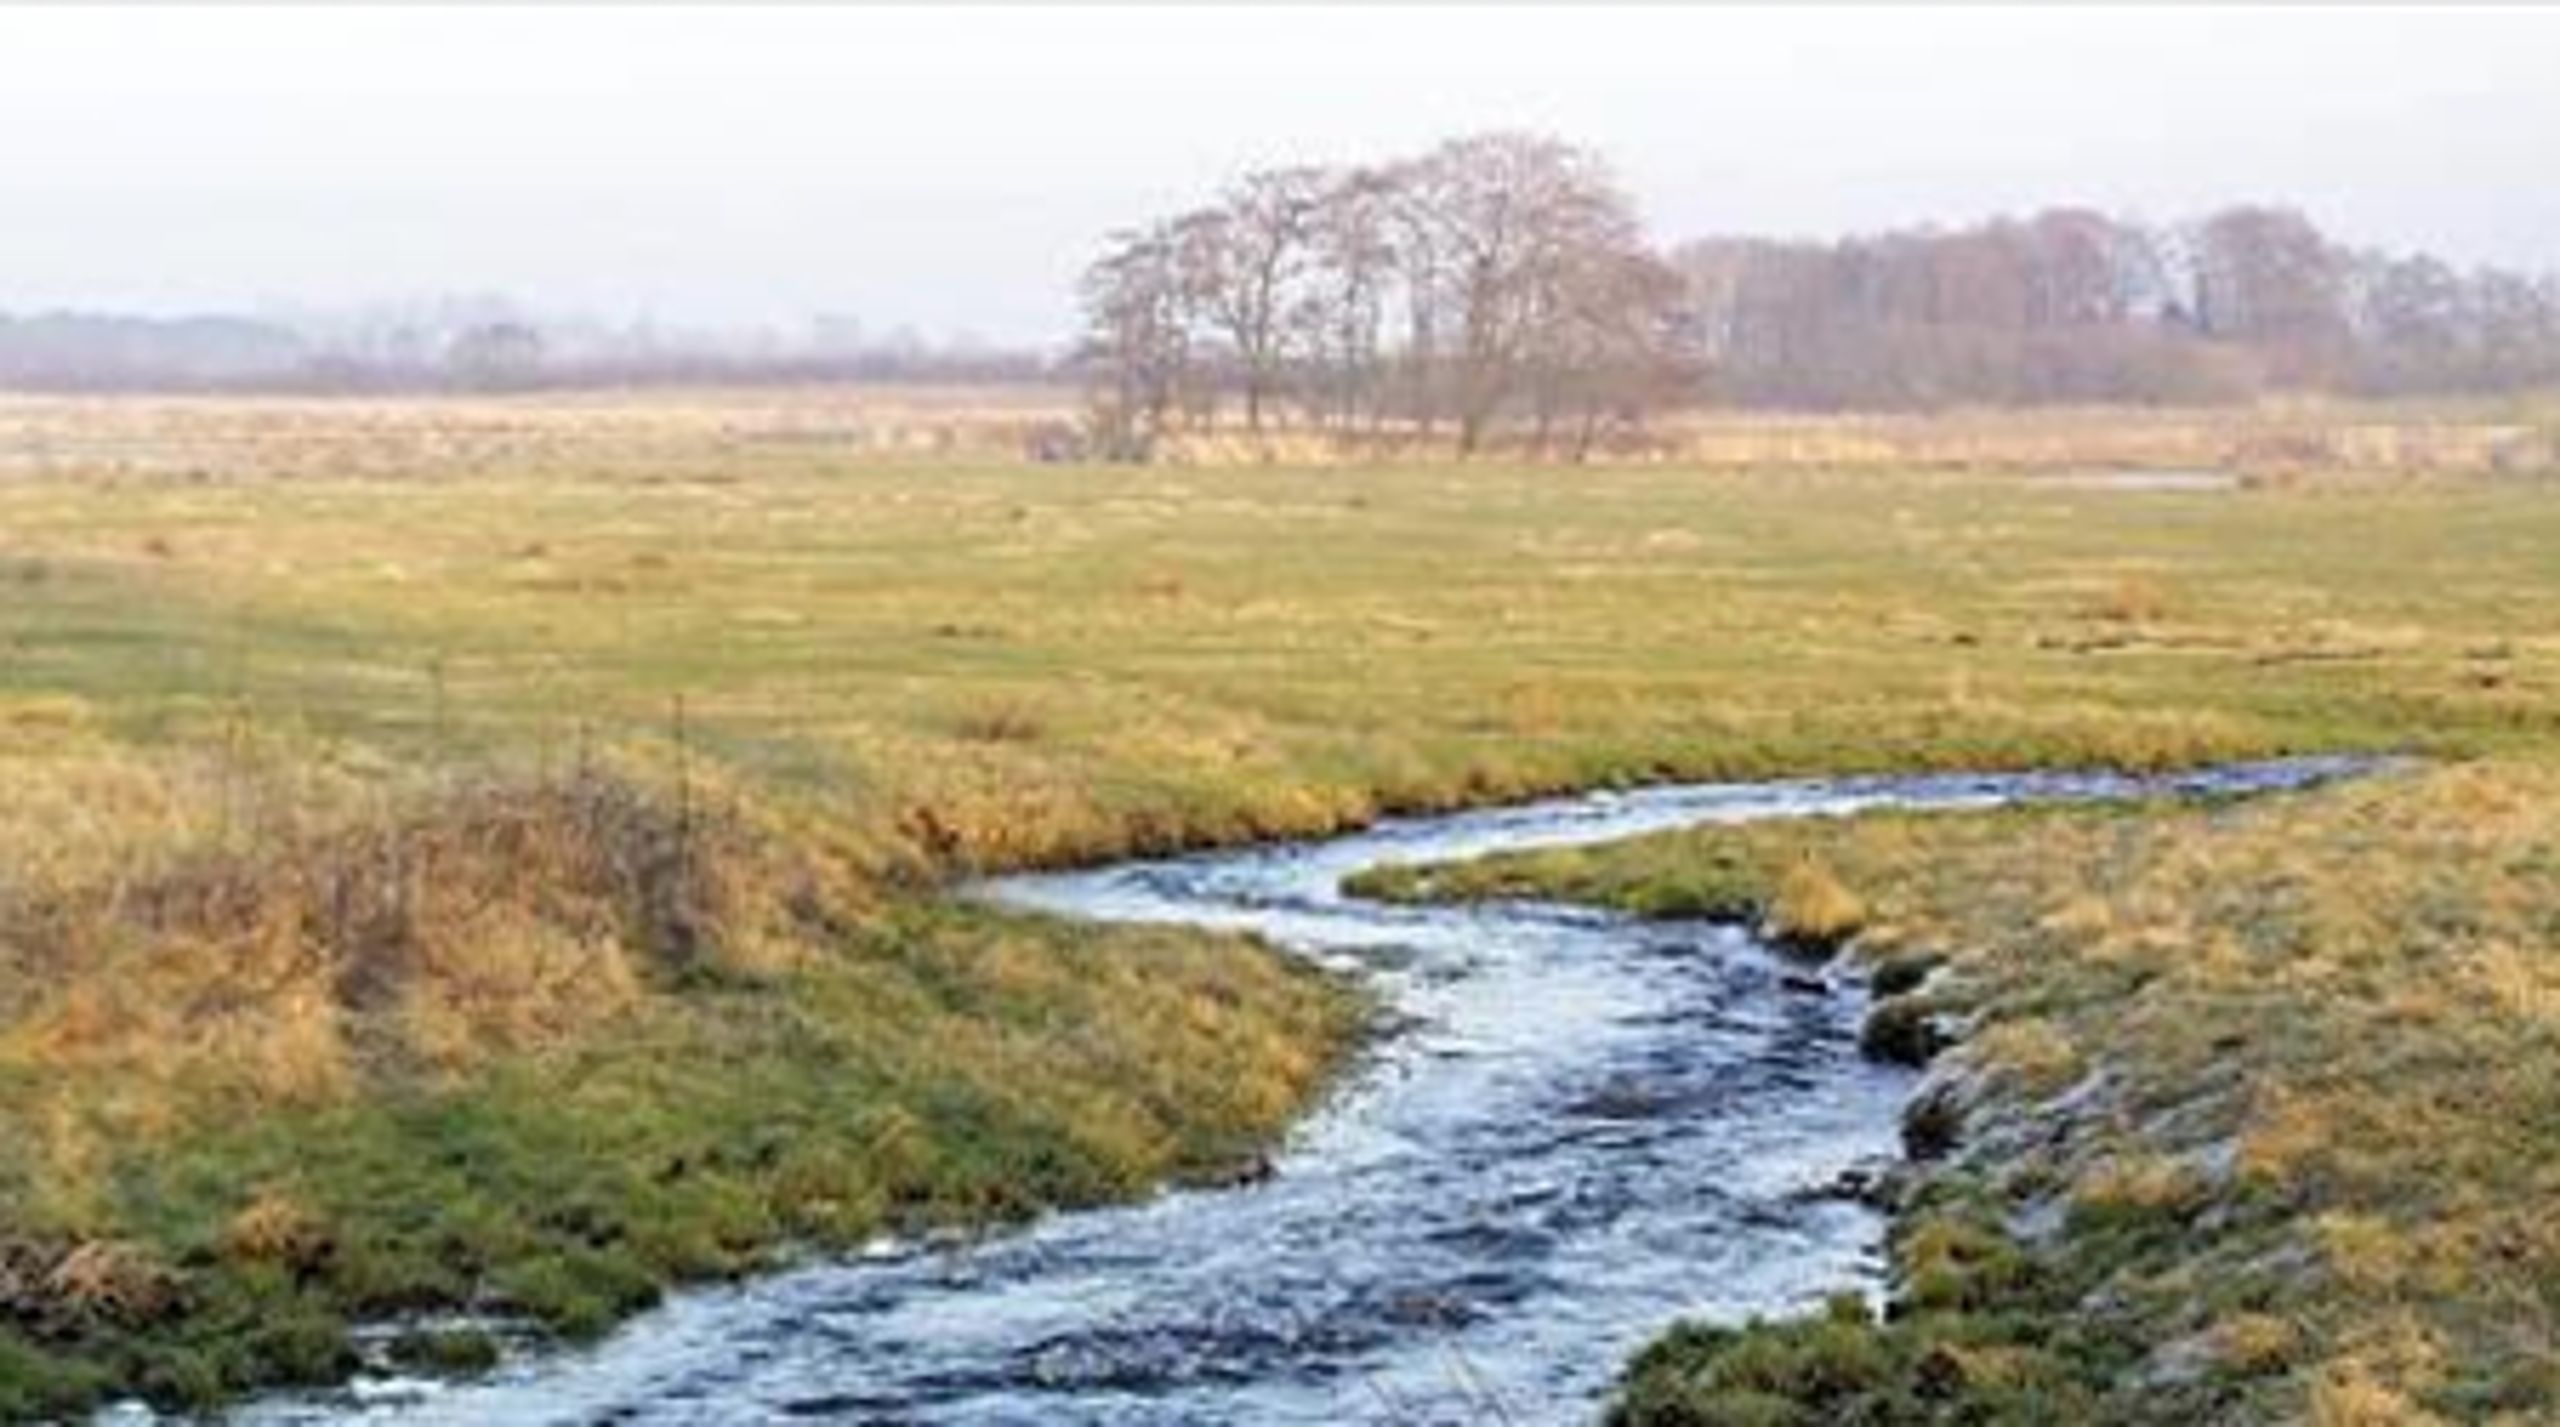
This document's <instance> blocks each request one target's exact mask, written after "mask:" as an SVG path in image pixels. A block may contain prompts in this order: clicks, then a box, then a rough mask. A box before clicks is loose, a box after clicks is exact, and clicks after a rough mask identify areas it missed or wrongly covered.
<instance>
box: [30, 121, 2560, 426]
mask: <svg viewBox="0 0 2560 1427" xmlns="http://www.w3.org/2000/svg"><path fill="white" fill-rule="evenodd" d="M1080 296H1081V299H1082V307H1083V313H1084V320H1085V327H1084V331H1083V333H1082V335H1081V337H1080V339H1079V340H1078V342H1077V343H1076V344H1075V346H1074V347H1073V349H1072V350H1070V351H1065V352H1057V351H1051V352H1042V351H1036V350H1029V349H1018V348H999V347H992V346H988V345H985V344H977V343H966V342H962V343H953V344H942V345H936V344H933V343H930V342H926V341H924V340H923V339H921V338H919V337H917V336H915V335H913V334H911V333H903V332H902V333H896V334H891V335H889V336H887V337H885V338H884V337H876V336H873V335H870V334H867V333H865V332H863V331H862V330H861V329H860V328H859V326H858V325H856V324H854V323H852V322H850V321H847V320H845V319H819V320H817V321H814V322H812V323H810V324H809V326H808V328H807V330H806V331H803V332H796V333H792V334H788V335H787V336H776V335H773V334H762V335H757V336H751V337H744V336H740V335H738V334H716V333H683V332H672V331H664V330H659V329H656V328H653V327H651V326H649V325H648V324H633V325H630V326H625V327H611V326H605V325H600V324H595V323H570V322H544V321H541V320H537V319H535V318H532V317H528V316H526V315H524V314H523V313H522V312H521V311H519V310H518V309H515V308H513V307H512V306H510V305H508V304H505V303H502V302H496V301H487V300H470V301H453V302H447V303H442V304H431V305H428V306H425V307H423V308H419V309H417V310H410V311H401V312H386V313H380V314H374V315H372V316H369V317H366V318H363V319H359V320H349V319H339V320H335V321H331V322H325V323H323V322H296V321H275V320H261V319H250V318H242V317H231V316H208V317H198V318H184V319H148V318H138V317H129V316H117V315H105V314H93V313H47V314H37V315H18V316H14V317H13V316H11V315H9V314H8V313H7V312H5V311H0V387H11V388H19V389H33V390H142V389H174V390H231V389H254V390H301V391H315V392H369V391H412V390H440V389H451V390H468V391H509V390H523V389H536V388H546V387H576V386H611V385H652V384H676V383H699V384H722V383H779V382H808V381H830V380H860V381H878V382H937V383H956V382H967V383H988V382H1003V383H1040V382H1046V383H1058V384H1062V385H1063V384H1069V383H1074V384H1080V385H1081V387H1082V388H1083V389H1084V390H1085V391H1087V392H1088V393H1089V394H1090V396H1091V398H1092V403H1091V404H1092V410H1093V413H1094V423H1093V424H1094V434H1095V436H1096V437H1097V438H1098V442H1099V444H1100V446H1101V447H1102V449H1104V450H1105V451H1107V452H1116V453H1119V454H1130V455H1136V454H1143V453H1144V451H1145V450H1146V449H1147V448H1148V447H1149V446H1150V445H1151V444H1152V443H1153V442H1154V440H1155V439H1156V438H1157V437H1159V436H1160V435H1162V434H1165V433H1167V432H1170V431H1175V430H1199V429H1218V428H1242V429H1245V430H1249V431H1262V430H1266V429H1270V428H1275V427H1291V428H1320V429H1325V430H1332V431H1353V432H1390V431H1392V432H1395V433H1400V434H1406V435H1412V434H1417V433H1418V434H1419V435H1421V436H1423V437H1425V438H1429V437H1433V436H1435V435H1445V436H1446V437H1447V438H1448V439H1451V440H1453V441H1454V442H1455V443H1456V444H1458V445H1459V446H1460V447H1461V448H1472V447H1474V446H1476V445H1478V444H1480V443H1482V442H1483V441H1485V440H1486V439H1487V438H1488V436H1490V435H1492V434H1493V433H1496V432H1504V433H1525V434H1527V435H1528V436H1530V437H1531V438H1532V439H1534V440H1535V441H1536V442H1537V444H1539V445H1541V446H1549V445H1562V446H1566V447H1569V448H1571V449H1574V450H1587V449H1589V448H1590V447H1591V446H1592V445H1593V444H1594V443H1596V442H1600V441H1602V440H1605V439H1607V438H1608V437H1610V436H1611V435H1612V434H1614V433H1617V432H1620V431H1623V430H1627V429H1630V428H1632V427H1634V426H1637V425H1639V424H1641V423H1642V421H1643V420H1644V418H1645V415H1646V414H1647V413H1648V412H1650V411H1654V410H1659V409H1663V408H1666V407H1674V406H1693V405H1714V406H1728V407H1746V408H1783V409H1798V410H1809V411H1832V410H1844V409H1874V410H1926V409H1931V408H1937V407H1946V406H1956V405H2035V404H2048V403H2089V402H2116V403H2140V404H2179V403H2211V402H2233V401H2245V400H2249V399H2252V398H2254V397H2257V396H2260V395H2264V394H2268V393H2284V392H2324V393H2336V394H2343V395H2363V396H2424V395H2436V394H2455V393H2496V392H2509V391H2517V390H2523V389H2529V388H2535V387H2542V386H2550V385H2554V384H2560V280H2556V279H2555V278H2554V277H2553V276H2552V275H2550V274H2542V273H2522V272H2512V271H2503V270H2499V269H2495V268H2468V269H2465V268H2457V267H2455V266H2454V265H2452V264H2450V263H2448V262H2445V261H2443V260H2441V259H2439V258H2435V257H2431V256H2428V255H2425V254H2401V253H2388V252H2381V251H2376V250H2372V249H2368V248H2359V247H2355V246H2351V245H2349V244H2347V243H2344V242H2342V241H2340V240H2338V239H2337V238H2334V237H2332V236H2331V235H2329V234H2327V233H2324V232H2322V231H2321V230H2320V229H2319V228H2318V227H2317V226H2315V225H2314V223H2313V222H2312V221H2311V220H2310V219H2309V218H2307V217H2305V216H2304V215H2303V214H2301V213H2300V212H2297V211H2295V210H2293V209H2290V208H2285V207H2280V206H2272V205H2254V204H2253V205H2241V206H2234V207H2229V208H2224V209H2222V210H2220V211H2218V212H2213V213H2208V214H2205V215H2202V216H2200V217H2196V218H2193V219H2190V220H2186V221H2180V222H2174V223H2161V224H2155V223H2151V222H2147V221H2143V220H2141V219H2137V218H2131V217H2124V216H2117V215H2110V214H2105V213H2100V212H2096V211H2093V210H2090V209H2086V208H2067V207H2066V208H2053V209H2048V210H2046V211H2044V212H2041V213H2036V214H2033V215H2030V216H2025V217H2018V218H1998V219H1993V220H1990V221H1987V222H1982V223H1977V224H1973V225H1970V226H1964V227H1952V228H1949V227H1919V228H1910V229H1901V230H1894V231H1889V232H1882V233H1874V234H1866V235H1859V236H1853V237H1845V238H1840V239H1837V240H1832V241H1808V240H1781V239H1772V238H1759V237H1748V236H1732V237H1704V238H1694V239H1689V240H1686V241H1679V242H1674V243H1670V244H1667V245H1666V244H1665V243H1663V242H1662V241H1660V240H1659V239H1657V238H1655V237H1654V236H1652V235H1650V234H1648V233H1647V232H1646V231H1645V230H1644V228H1643V225H1642V224H1641V223H1640V221H1639V220H1638V218H1637V215H1636V212H1635V208H1634V205H1633V203H1632V201H1631V200H1630V199H1629V197H1628V195H1627V194H1626V192H1625V191H1624V190H1623V188H1621V187H1620V185H1619V184H1618V182H1617V181H1616V180H1615V178H1614V177H1613V176H1612V175H1611V173H1610V171H1609V169H1608V167H1607V165H1606V164H1605V163H1604V162H1603V161H1602V160H1601V159H1600V158H1599V157H1598V156H1597V155H1595V154H1593V153H1591V152H1590V151H1588V150H1585V149H1582V148H1578V147H1576V146H1573V145H1571V144H1567V143H1563V142H1560V141H1558V140H1555V139H1551V138H1543V137H1538V136H1533V135H1525V134H1488V135H1478V136H1474V137H1469V138H1462V139H1456V140H1452V141H1450V142H1448V143H1445V144H1442V145H1441V146H1439V147H1438V148H1436V149H1433V150H1431V151H1430V152H1428V153H1425V154H1421V155H1418V156H1415V157H1411V158H1406V159H1400V160H1396V161H1393V162H1388V163H1383V164H1376V165H1369V166H1363V167H1356V168H1317V167H1307V168H1285V169H1277V170H1268V171H1263V172H1257V173H1251V174H1247V175H1245V176H1243V177H1242V178H1240V179H1238V180H1237V181H1236V182H1235V183H1233V184H1231V185H1230V186H1229V187H1228V188H1227V189H1226V190H1225V191H1224V192H1223V193H1221V194H1219V195H1216V196H1215V197H1214V198H1213V199H1211V200H1210V201H1208V202H1206V203H1204V204H1202V205H1201V206H1199V207H1197V208H1194V209H1191V210H1188V211H1185V212H1180V213H1175V214H1170V215H1167V216H1164V217H1162V218H1159V219H1157V220H1154V221H1151V222H1146V223H1143V224H1140V225H1138V226H1136V227H1133V228H1131V229H1128V230H1126V231H1124V232H1121V233H1117V234H1114V235H1112V236H1111V237H1110V238H1109V240H1108V242H1107V244H1106V246H1105V249H1104V251H1103V253H1102V255H1101V256H1100V258H1099V259H1098V260H1097V261H1096V262H1095V263H1094V264H1093V265H1092V267H1091V268H1090V269H1089V270H1088V271H1087V273H1086V275H1085V278H1084V281H1083V285H1082V288H1081V291H1080ZM0 297H5V293H0Z"/></svg>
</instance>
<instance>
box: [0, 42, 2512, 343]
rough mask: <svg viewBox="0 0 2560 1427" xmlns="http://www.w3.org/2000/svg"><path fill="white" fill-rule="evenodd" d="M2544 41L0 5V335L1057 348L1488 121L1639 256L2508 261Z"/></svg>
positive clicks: (2504, 264) (2505, 263)
mask: <svg viewBox="0 0 2560 1427" xmlns="http://www.w3.org/2000/svg"><path fill="white" fill-rule="evenodd" d="M608 33H609V36H610V41H609V43H608V42H606V39H605V36H606V35H607V34H608ZM2555 47H2560V14H2555V13H2552V12H2549V11H2541V12H2535V11H2528V10H2521V9H2510V10H2485V9H2484V10H2478V11H2470V12H2448V11H2447V10H2445V9H2443V8H2441V7H2437V8H2430V9H2429V10H2427V11H2426V12H2425V14H2424V17H2423V22H2420V21H2419V20H2418V19H2417V18H2416V17H2414V16H2413V15H2412V14H2410V13H2407V12H2394V11H2392V10H2388V9H2370V10H2356V11H2347V12H2340V13H2324V14H2317V15H2315V14H2311V13H2307V12H2304V11H2300V10H2285V9H2270V10H2263V11H2242V12H2229V11H2219V10H2217V11H2215V12H2212V13H2206V12H2203V11H2184V12H2175V11H2150V12H2136V11H2108V12H2095V13H2093V12H2086V11H2079V10H2074V11H2072V12H2071V13H2068V14H2063V13H2055V14H2050V15H2045V14H2033V13H2026V12H2022V11H2016V10H2006V11H1987V10H1986V11H1959V10H1932V11H1928V12H1912V11H1905V10H1899V9H1896V10H1879V11H1876V12H1874V13H1856V14H1852V13H1849V12H1844V11H1842V10H1838V9H1823V10H1820V11H1816V12H1809V13H1787V12H1782V11H1778V10H1733V11H1725V10H1718V11H1683V10H1673V9H1643V10H1617V11H1613V10H1606V9H1594V8H1576V9H1572V10H1569V11H1568V10H1555V11H1531V10H1501V11H1463V10H1450V9H1420V8H1416V9H1391V10H1370V9H1361V10H1357V11H1354V10H1350V9H1339V10H1335V9H1324V10H1262V11H1237V10H1223V9H1222V10H1220V11H1219V12H1217V13H1215V14H1205V13H1202V14H1192V13H1182V12H1177V11H1172V10H1166V9H1128V10H1117V11H1111V10H1078V11H1076V12H1073V13H1057V12H1048V11H1031V10H1010V9H979V8H970V9H963V10H954V11H948V12H938V13H937V12H928V11H921V10H905V11H875V10H847V11H841V12H833V11H820V10H812V9H798V10H752V11H751V10H740V9H726V10H721V11H718V12H716V13H715V12H711V11H692V12H682V11H671V10H650V11H641V12H636V13H628V14H618V15H616V16H614V17H613V19H612V20H611V22H610V24H609V25H600V24H599V23H598V21H597V19H596V17H595V16H594V14H593V13H592V12H585V13H581V12H575V11H566V10H562V11H530V12H503V13H502V12H498V11H491V10H446V11H436V10H416V11H406V10H404V11H397V12H394V11H391V10H377V11H364V12H356V13H338V14H321V13H313V12H309V11H290V10H281V9H280V10H273V11H255V10H225V11H221V12H211V11H197V10H191V9H190V10H172V11H167V12H160V13H150V12H143V11H136V10H117V11H111V12H101V13H82V12H75V11H71V10H40V11H18V12H14V13H12V14H10V15H8V16H7V17H6V18H5V19H0V129H4V130H5V131H6V132H8V133H10V134H12V135H16V136H20V141H13V142H11V143H9V144H8V145H6V146H5V149H0V213H5V214H6V215H7V219H6V221H5V223H0V311H9V312H16V313H21V314H23V313H26V312H29V311H35V310H42V309H48V308H56V307H70V308H82V309H106V310H117V311H129V312H143V313H153V314H162V315H166V314H174V313H181V312H198V311H224V312H242V311H255V312H265V313H268V314H271V315H273V314H278V313H292V312H296V311H303V310H308V309H311V308H323V309H336V308H345V307H351V306H362V305H366V304H372V303H377V302H382V301H387V300H414V299H416V298H419V297H420V296H422V295H427V294H446V293H456V292H466V293H482V292H490V293H503V294H506V295H509V296H511V297H514V298H517V299H520V300H523V301H527V302H531V303H536V304H539V305H540V306H541V307H543V308H544V309H545V310H546V311H552V312H563V313H570V314H577V313H583V314H587V315H592V316H595V317H599V318H608V319H612V320H616V321H627V320H630V319H632V318H635V317H641V316H647V317H652V318H654V319H656V320H658V321H662V322H666V323H671V324H693V325H717V326H736V325H741V324H772V325H776V326H780V327H786V328H790V329H792V330H800V329H802V328H804V327H805V325H806V324H807V323H808V321H809V320H810V318H811V317H812V316H814V315H817V314H825V313H832V314H842V315H846V316H851V317H854V318H858V319H859V320H860V321H861V322H862V323H863V324H865V326H866V327H868V328H870V329H872V330H875V331H888V330H894V329H896V328H898V327H899V326H902V325H911V326H913V327H915V328H917V329H919V330H921V331H923V332H925V333H927V334H929V335H934V336H939V337H948V336H952V335H955V334H962V333H970V334H975V335H977V336H980V337H982V338H985V339H987V340H990V341H996V342H1006V343H1053V342H1062V341H1064V340H1065V339H1066V338H1067V337H1069V336H1071V335H1072V333H1073V331H1074V329H1075V312H1074V306H1073V289H1074V279H1075V275H1076V273H1077V271H1078V270H1079V269H1080V268H1081V266H1082V265H1083V264H1084V263H1085V262H1086V261H1087V260H1088V259H1089V258H1090V257H1091V255H1092V252H1093V250H1094V247H1095V245H1096V244H1097V242H1098V241H1099V239H1100V238H1101V236H1102V235H1103V234H1104V233H1105V232H1106V231H1107V230H1109V229H1111V228H1113V227H1115V226H1117V225H1120V224H1122V223H1125V222H1127V221H1130V219H1131V217H1132V216H1133V215H1137V214H1143V213H1147V212H1150V211H1154V210H1157V209H1160V208H1162V207H1164V206H1165V205H1167V204H1169V203H1172V202H1176V201H1180V200H1182V199H1183V198H1185V197H1186V196H1188V195H1191V194H1194V193H1197V192H1201V191H1205V190H1208V189H1211V188H1214V187H1215V186H1216V185H1217V184H1218V183H1219V182H1221V181H1223V180H1224V179H1225V178H1226V177H1227V176H1228V175H1230V174H1232V173H1234V172H1237V171H1239V170H1242V169H1246V168H1252V167H1260V166H1270V165H1280V164H1289V163H1298V162H1348V161H1357V160H1362V159H1365V158H1367V157H1369V156H1372V155H1374V154H1377V153H1382V152H1394V151H1400V150H1406V149H1413V148H1418V147H1421V146H1424V145H1426V144H1428V143H1429V142H1430V141H1432V140H1435V139H1437V138H1440V137H1443V136H1446V135H1448V134H1453V133H1463V132H1469V131H1474V130H1481V129H1485V128H1490V127H1529V128H1535V129H1540V130H1544V131H1551V132H1555V133H1557V134H1560V135H1562V136H1564V137H1567V138H1570V139H1573V140H1575V141H1576V142H1579V143H1583V144H1586V145H1588V146H1590V147H1592V148H1593V149H1595V150H1597V151H1598V152H1600V153H1602V154H1604V155H1605V156H1607V157H1608V158H1609V159H1610V160H1612V161H1613V162H1614V163H1615V164H1616V165H1617V166H1618V167H1619V169H1620V171H1621V173H1622V176H1623V177H1624V179H1625V180H1626V182H1627V184H1628V186H1629V188H1630V189H1631V190H1632V192H1633V194H1634V196H1635V198H1636V199H1637V200H1638V202H1639V204H1640V206H1641V207H1642V209H1643V210H1644V212H1645V214H1646V217H1647V219H1648V221H1649V222H1650V224H1651V225H1652V226H1654V227H1655V228H1656V229H1658V230H1659V231H1662V232H1664V233H1667V234H1673V235H1682V236H1686V235H1696V234H1704V233H1716V232H1752V233H1765V234H1771V235H1782V236H1823V237H1829V236H1836V235H1838V234H1840V233H1843V232H1847V231H1853V230H1862V229H1875V228H1883V227H1892V226H1902V225H1908V224H1913V223H1918V222H1923V221H1932V220H1935V221H1944V222H1963V221H1971V220H1975V219H1979V218H1981V217H1984V216H1987V215H1989V214H1991V213H1994V212H2023V211H2029V210H2032V209H2034V208H2038V207H2042V206H2047V205H2065V204H2079V205H2087V206H2090V207H2094V208H2098V209H2101V210H2105V211H2110V212H2114V211H2140V212H2143V213H2147V214H2152V215H2156V216H2161V217H2168V216H2173V215H2181V214H2189V213H2197V212H2203V211H2206V210H2208V209H2211V208H2214V207H2217V206H2220V205H2222V204H2225V203H2230V202H2237V201H2242V200H2249V201H2272V202H2280V203H2290V204H2295V205H2299V206H2300V207H2302V208H2304V209H2305V210H2306V211H2307V212H2308V213H2309V214H2310V215H2311V216H2312V217H2313V218H2314V219H2316V220H2317V221H2319V222H2320V224H2321V225H2322V226H2323V227H2324V228H2326V229H2328V230H2330V231H2332V232H2334V233H2338V234H2340V235H2342V236H2343V237H2344V238H2346V239H2349V240H2352V241H2354V242H2358V243H2370V244H2377V245H2382V246H2387V247H2392V248H2396V249H2418V248H2424V249H2427V250H2429V251H2434V252H2438V253H2441V254H2443V255H2445V256H2446V257H2448V258H2449V259H2452V260H2453V261H2455V262H2457V263H2462V264H2469V263H2481V262H2489V263H2497V264H2500V265H2503V266H2512V267H2518V268H2523V269H2527V270H2534V271H2540V270H2545V269H2548V268H2550V267H2552V266H2554V265H2555V260H2560V253H2555V238H2554V234H2555V233H2560V187H2555V186H2554V185H2553V184H2552V183H2551V182H2550V181H2549V177H2550V175H2549V166H2548V157H2549V137H2550V135H2552V134H2554V133H2560V91H2555V90H2554V89H2553V87H2552V85H2551V84H2550V82H2549V79H2550V74H2551V58H2552V56H2553V54H2554V52H2555ZM30 139H32V140H33V141H26V140H30Z"/></svg>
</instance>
